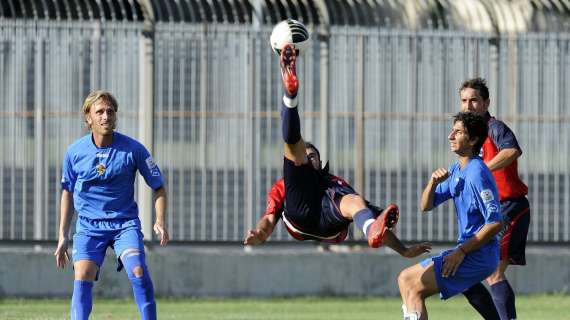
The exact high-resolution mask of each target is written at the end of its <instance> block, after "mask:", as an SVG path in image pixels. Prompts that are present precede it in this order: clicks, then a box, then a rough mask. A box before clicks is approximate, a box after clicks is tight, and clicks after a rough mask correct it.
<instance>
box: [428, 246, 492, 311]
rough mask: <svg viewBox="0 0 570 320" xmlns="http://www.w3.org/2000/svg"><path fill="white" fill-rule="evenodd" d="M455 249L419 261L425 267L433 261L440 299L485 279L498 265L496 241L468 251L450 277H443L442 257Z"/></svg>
mask: <svg viewBox="0 0 570 320" xmlns="http://www.w3.org/2000/svg"><path fill="white" fill-rule="evenodd" d="M453 250H455V249H451V250H446V251H444V252H442V253H440V254H439V255H437V256H435V257H431V258H427V259H425V260H423V261H422V262H420V265H421V266H422V267H424V268H427V267H428V266H429V265H430V264H431V263H432V262H433V267H434V268H433V269H434V272H435V279H436V281H437V287H438V289H439V296H440V298H441V299H442V300H445V299H448V298H451V297H453V296H454V295H456V294H458V293H461V292H463V291H465V290H467V289H469V288H471V287H472V286H473V285H475V284H477V283H479V282H481V281H483V280H485V279H486V278H487V277H488V276H490V275H491V274H492V273H493V272H494V271H495V270H496V269H497V266H498V265H499V246H498V244H497V242H496V241H492V242H491V243H489V244H487V245H485V246H483V247H481V248H479V249H477V250H474V251H471V252H469V253H468V254H467V255H466V256H465V259H463V262H461V265H459V269H457V272H456V273H455V275H454V276H452V277H447V278H444V277H442V275H441V270H442V267H443V257H445V256H446V255H448V254H449V253H451V252H452V251H453Z"/></svg>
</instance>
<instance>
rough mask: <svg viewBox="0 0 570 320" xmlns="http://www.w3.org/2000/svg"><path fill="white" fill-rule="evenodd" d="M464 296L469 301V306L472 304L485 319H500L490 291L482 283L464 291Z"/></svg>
mask: <svg viewBox="0 0 570 320" xmlns="http://www.w3.org/2000/svg"><path fill="white" fill-rule="evenodd" d="M463 294H464V295H465V297H466V298H467V301H469V304H471V306H473V308H474V309H475V310H477V312H479V314H480V315H481V316H482V317H483V319H485V320H499V319H500V318H499V314H498V313H497V308H495V304H494V302H493V298H491V294H490V293H489V290H487V288H485V286H484V285H483V284H482V283H481V282H479V283H477V284H476V285H474V286H472V287H471V288H469V289H467V290H465V291H463Z"/></svg>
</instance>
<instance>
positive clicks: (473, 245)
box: [461, 222, 501, 252]
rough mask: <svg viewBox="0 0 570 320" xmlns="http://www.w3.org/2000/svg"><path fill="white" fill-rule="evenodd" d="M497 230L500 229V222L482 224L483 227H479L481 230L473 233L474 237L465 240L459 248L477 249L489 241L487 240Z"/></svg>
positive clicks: (466, 250)
mask: <svg viewBox="0 0 570 320" xmlns="http://www.w3.org/2000/svg"><path fill="white" fill-rule="evenodd" d="M499 231H501V223H500V222H496V223H490V224H486V225H484V226H483V228H481V230H479V232H477V233H476V234H475V236H474V237H472V238H471V239H469V240H467V241H465V243H463V244H462V245H461V248H462V249H463V251H465V252H470V251H473V250H477V249H479V248H480V247H482V246H483V245H485V244H486V243H487V242H489V240H491V238H492V237H493V236H495V235H496V234H497V233H498V232H499Z"/></svg>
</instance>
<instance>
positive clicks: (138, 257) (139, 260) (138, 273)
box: [121, 249, 145, 278]
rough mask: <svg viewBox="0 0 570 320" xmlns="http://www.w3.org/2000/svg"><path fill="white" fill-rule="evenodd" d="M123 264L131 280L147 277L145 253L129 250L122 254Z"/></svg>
mask: <svg viewBox="0 0 570 320" xmlns="http://www.w3.org/2000/svg"><path fill="white" fill-rule="evenodd" d="M121 262H122V263H123V265H124V267H125V271H126V272H127V275H128V276H129V278H141V277H143V276H144V275H145V262H144V253H142V252H141V251H140V250H138V249H127V250H125V252H124V253H123V254H121Z"/></svg>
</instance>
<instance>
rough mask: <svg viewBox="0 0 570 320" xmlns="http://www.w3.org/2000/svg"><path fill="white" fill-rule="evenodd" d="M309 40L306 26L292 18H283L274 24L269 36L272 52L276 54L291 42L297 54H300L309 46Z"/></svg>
mask: <svg viewBox="0 0 570 320" xmlns="http://www.w3.org/2000/svg"><path fill="white" fill-rule="evenodd" d="M309 40H310V37H309V31H308V30H307V27H305V25H304V24H302V23H301V22H299V21H297V20H293V19H287V20H283V21H281V22H279V23H278V24H277V25H275V27H274V28H273V31H272V32H271V37H270V38H269V41H270V42H271V48H272V49H273V52H275V53H277V54H278V55H279V54H281V50H282V49H283V47H284V46H285V45H287V44H292V45H293V46H294V47H295V49H296V50H297V51H298V52H297V55H300V54H302V53H303V52H304V51H305V49H307V47H308V46H309Z"/></svg>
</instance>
